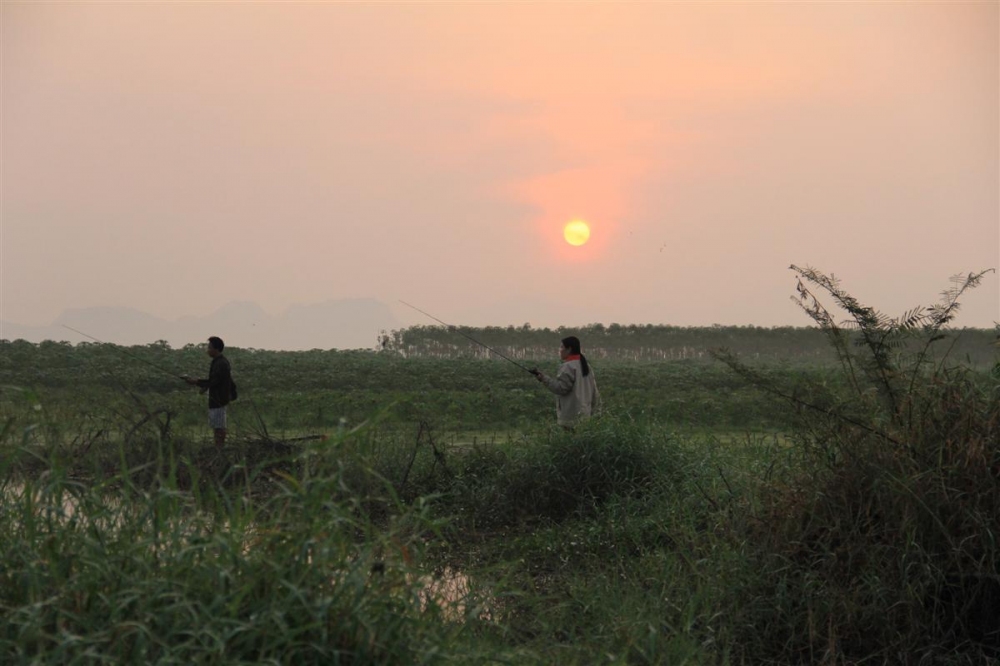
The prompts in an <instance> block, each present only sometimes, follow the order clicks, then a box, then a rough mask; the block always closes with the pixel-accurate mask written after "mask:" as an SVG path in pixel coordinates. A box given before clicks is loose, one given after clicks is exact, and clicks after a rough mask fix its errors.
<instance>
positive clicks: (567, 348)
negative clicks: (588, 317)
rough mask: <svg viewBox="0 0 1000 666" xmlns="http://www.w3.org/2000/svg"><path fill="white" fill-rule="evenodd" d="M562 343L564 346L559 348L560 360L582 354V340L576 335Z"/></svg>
mask: <svg viewBox="0 0 1000 666" xmlns="http://www.w3.org/2000/svg"><path fill="white" fill-rule="evenodd" d="M561 342H562V345H561V346H560V347H559V358H561V359H563V360H566V357H567V356H571V355H574V354H579V353H580V339H579V338H577V337H576V336H575V335H571V336H569V337H567V338H563V339H562V340H561Z"/></svg>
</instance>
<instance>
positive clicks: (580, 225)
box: [563, 220, 590, 245]
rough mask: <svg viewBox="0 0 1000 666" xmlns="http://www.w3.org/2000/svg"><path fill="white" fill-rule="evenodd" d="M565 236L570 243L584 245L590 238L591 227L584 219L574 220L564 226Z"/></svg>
mask: <svg viewBox="0 0 1000 666" xmlns="http://www.w3.org/2000/svg"><path fill="white" fill-rule="evenodd" d="M563 238H565V239H566V242H567V243H569V244H570V245H583V244H584V243H586V242H587V241H588V240H590V227H589V226H587V223H586V222H584V221H583V220H573V221H572V222H570V223H568V224H567V225H566V226H565V227H564V228H563Z"/></svg>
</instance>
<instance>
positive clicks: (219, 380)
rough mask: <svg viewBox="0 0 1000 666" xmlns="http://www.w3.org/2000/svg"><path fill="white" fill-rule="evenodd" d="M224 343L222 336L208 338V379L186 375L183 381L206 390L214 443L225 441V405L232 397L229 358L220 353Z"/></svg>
mask: <svg viewBox="0 0 1000 666" xmlns="http://www.w3.org/2000/svg"><path fill="white" fill-rule="evenodd" d="M225 348H226V344H225V343H224V342H223V341H222V338H218V337H216V336H214V335H213V336H212V337H210V338H209V339H208V349H207V351H208V355H209V356H210V357H211V358H212V364H211V365H210V366H209V368H208V379H195V378H194V377H186V378H185V381H187V383H188V384H191V385H193V386H198V387H200V388H201V392H202V393H204V392H205V391H208V425H209V426H210V427H211V428H212V430H213V431H215V445H216V446H222V445H223V444H225V443H226V405H228V404H229V401H230V400H231V399H232V390H233V375H232V368H231V367H230V365H229V359H227V358H226V357H225V356H223V355H222V350H223V349H225Z"/></svg>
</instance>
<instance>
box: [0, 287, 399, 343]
mask: <svg viewBox="0 0 1000 666" xmlns="http://www.w3.org/2000/svg"><path fill="white" fill-rule="evenodd" d="M64 326H71V327H73V328H75V329H78V330H80V331H82V332H84V333H87V334H88V335H92V336H93V337H95V338H98V339H100V340H103V341H104V342H113V343H116V344H121V345H142V344H148V343H150V342H155V341H157V340H166V341H167V342H168V343H170V345H171V346H172V347H182V346H184V345H186V344H188V343H192V342H193V343H202V342H204V341H205V340H206V339H207V338H208V337H209V336H210V335H217V336H219V337H220V338H222V339H223V340H224V341H225V342H226V344H227V345H233V346H234V347H242V348H247V347H253V348H256V349H284V350H302V349H363V348H364V349H371V348H374V347H375V345H376V343H377V341H378V335H379V332H380V331H383V330H386V331H388V330H392V329H398V328H401V324H400V322H399V320H397V319H396V317H395V316H394V315H393V313H392V311H391V310H390V309H389V307H388V306H387V305H385V304H384V303H382V302H380V301H377V300H374V299H370V298H358V299H345V300H330V301H325V302H323V303H316V304H313V305H294V306H292V307H290V308H288V309H287V310H285V311H284V312H283V313H281V314H280V315H269V314H267V313H266V312H264V310H262V309H261V307H260V306H259V305H257V304H256V303H252V302H246V301H243V302H234V303H229V304H227V305H224V306H223V307H221V308H219V309H218V310H216V311H215V312H213V313H212V314H210V315H207V316H205V317H182V318H180V319H177V320H174V321H168V320H166V319H160V318H159V317H154V316H153V315H151V314H148V313H145V312H140V311H139V310H135V309H132V308H118V307H94V308H78V309H72V310H66V311H64V312H63V313H62V314H61V315H59V317H58V318H56V320H55V321H53V322H52V323H51V324H49V325H48V326H23V325H20V324H15V323H12V322H6V321H0V339H4V340H17V339H24V340H28V341H30V342H41V341H42V340H56V341H62V340H65V341H68V342H73V343H76V342H85V341H89V340H88V339H87V338H85V337H83V336H81V335H79V334H77V333H74V332H73V331H71V330H69V329H67V328H65V327H64Z"/></svg>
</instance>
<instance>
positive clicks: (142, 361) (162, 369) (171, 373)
mask: <svg viewBox="0 0 1000 666" xmlns="http://www.w3.org/2000/svg"><path fill="white" fill-rule="evenodd" d="M62 327H63V328H68V329H69V330H71V331H73V332H74V333H79V334H80V335H82V336H83V337H85V338H90V339H91V340H93V341H94V342H99V343H101V344H102V345H108V344H111V343H110V342H105V341H104V340H98V339H97V338H95V337H94V336H92V335H88V334H86V333H84V332H83V331H78V330H77V329H75V328H73V327H72V326H67V325H66V324H62ZM111 346H112V347H114V348H115V349H116V350H117V351H118V353H120V354H124V355H125V356H128V357H129V358H131V359H134V360H136V361H139V362H140V363H145V364H146V365H148V366H150V367H153V368H156V369H157V370H159V371H160V372H165V373H167V374H168V375H170V376H171V377H176V378H177V379H183V380H185V381H186V380H187V377H186V376H184V375H178V374H177V373H175V372H174V371H173V370H167V369H166V368H163V367H160V366H158V365H156V364H155V363H153V362H152V361H147V360H146V359H144V358H142V357H141V356H136V355H135V354H132V353H130V352H127V351H125V350H124V349H122V348H121V347H119V346H118V345H111Z"/></svg>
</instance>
